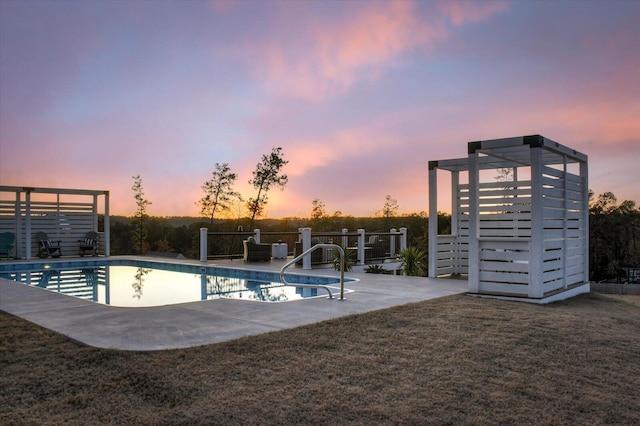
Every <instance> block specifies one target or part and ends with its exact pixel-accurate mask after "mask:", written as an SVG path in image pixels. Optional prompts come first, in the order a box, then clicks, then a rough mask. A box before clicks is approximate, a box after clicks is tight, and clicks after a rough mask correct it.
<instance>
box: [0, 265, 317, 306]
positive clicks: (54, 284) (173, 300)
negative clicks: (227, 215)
mask: <svg viewBox="0 0 640 426" xmlns="http://www.w3.org/2000/svg"><path fill="white" fill-rule="evenodd" d="M0 277H1V278H6V279H10V280H14V281H18V282H23V283H26V284H29V285H34V286H38V287H42V288H46V289H48V290H53V291H57V292H60V293H64V294H67V295H70V296H75V297H79V298H82V299H86V300H91V301H94V302H98V303H102V304H106V305H111V306H130V307H145V306H161V305H170V304H177V303H186V302H195V301H200V300H211V299H220V298H233V299H243V300H254V301H262V302H282V301H288V300H297V299H302V298H306V297H316V296H318V289H317V288H309V287H293V286H284V285H282V283H280V282H268V281H260V280H255V279H246V278H237V277H226V276H218V275H208V274H205V273H200V274H194V273H187V272H175V271H166V270H161V269H152V268H142V267H135V266H100V267H94V268H83V269H77V268H75V269H44V270H41V271H29V272H3V273H0ZM132 279H133V281H132ZM143 289H144V291H143ZM323 291H324V290H323ZM325 294H326V293H325Z"/></svg>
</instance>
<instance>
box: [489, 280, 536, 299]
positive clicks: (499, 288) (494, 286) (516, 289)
mask: <svg viewBox="0 0 640 426" xmlns="http://www.w3.org/2000/svg"><path fill="white" fill-rule="evenodd" d="M528 287H529V286H527V285H514V284H501V283H494V282H483V281H480V283H479V288H478V290H479V291H480V292H484V293H489V294H503V295H511V296H518V297H522V296H527V295H528V294H529V292H528Z"/></svg>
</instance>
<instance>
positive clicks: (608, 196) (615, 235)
mask: <svg viewBox="0 0 640 426" xmlns="http://www.w3.org/2000/svg"><path fill="white" fill-rule="evenodd" d="M617 201H618V200H617V198H616V196H615V195H614V194H613V193H612V192H605V193H603V194H600V195H599V196H598V198H597V199H595V200H594V199H593V198H592V199H591V203H590V206H589V213H590V214H589V228H590V231H589V239H590V243H589V258H590V261H589V267H590V270H591V277H590V278H591V279H593V280H595V281H598V280H602V279H613V278H615V279H616V281H617V282H619V283H620V282H622V281H623V279H624V278H625V277H626V273H625V271H624V269H623V267H627V266H634V267H635V266H638V264H640V252H639V250H638V235H640V211H639V210H638V209H637V208H636V203H635V202H634V201H629V200H625V201H623V202H622V203H620V204H619V205H618V204H617Z"/></svg>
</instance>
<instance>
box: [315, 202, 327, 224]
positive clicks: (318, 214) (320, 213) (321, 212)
mask: <svg viewBox="0 0 640 426" xmlns="http://www.w3.org/2000/svg"><path fill="white" fill-rule="evenodd" d="M326 216H327V210H326V208H325V205H324V203H323V202H322V201H320V200H319V199H318V198H316V199H315V200H313V201H312V202H311V220H314V219H322V218H323V217H326Z"/></svg>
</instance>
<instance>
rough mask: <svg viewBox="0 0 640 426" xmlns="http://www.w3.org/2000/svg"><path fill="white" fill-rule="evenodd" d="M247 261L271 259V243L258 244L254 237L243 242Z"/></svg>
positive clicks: (266, 260)
mask: <svg viewBox="0 0 640 426" xmlns="http://www.w3.org/2000/svg"><path fill="white" fill-rule="evenodd" d="M242 244H243V246H244V261H245V262H268V261H270V260H271V244H257V243H256V240H255V239H254V238H253V237H249V238H248V239H246V240H244V241H243V242H242Z"/></svg>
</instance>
